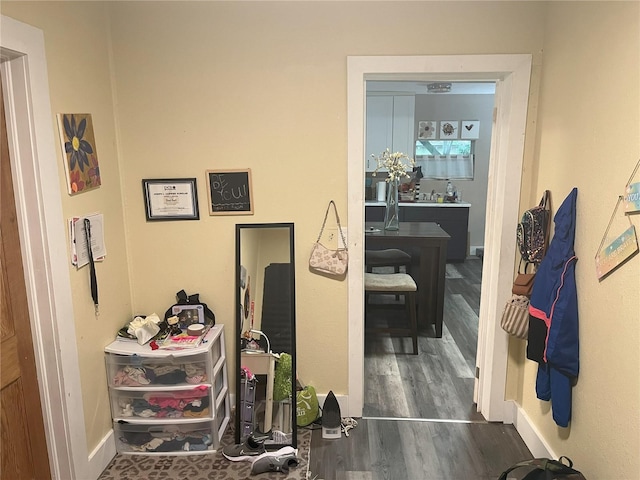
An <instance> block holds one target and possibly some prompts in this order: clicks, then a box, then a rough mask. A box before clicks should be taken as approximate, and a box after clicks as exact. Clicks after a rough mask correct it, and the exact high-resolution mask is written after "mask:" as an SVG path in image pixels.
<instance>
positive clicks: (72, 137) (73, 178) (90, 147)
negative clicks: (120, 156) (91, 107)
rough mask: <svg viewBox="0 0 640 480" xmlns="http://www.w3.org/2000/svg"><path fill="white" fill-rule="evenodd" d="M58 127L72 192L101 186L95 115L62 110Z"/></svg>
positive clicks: (75, 192)
mask: <svg viewBox="0 0 640 480" xmlns="http://www.w3.org/2000/svg"><path fill="white" fill-rule="evenodd" d="M58 129H59V131H60V143H61V144H62V156H63V157H64V166H65V170H66V172H67V182H68V188H69V195H75V194H77V193H81V192H86V191H87V190H92V189H94V188H97V187H99V186H100V184H101V183H102V180H101V179H100V167H99V166H98V152H97V150H96V140H95V136H94V134H93V122H92V121H91V114H90V113H60V114H58Z"/></svg>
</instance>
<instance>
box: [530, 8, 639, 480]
mask: <svg viewBox="0 0 640 480" xmlns="http://www.w3.org/2000/svg"><path fill="white" fill-rule="evenodd" d="M578 11H579V14H578ZM639 15H640V4H638V3H637V2H633V3H629V2H627V3H621V2H611V3H610V2H605V3H599V2H594V3H590V2H588V3H585V4H580V5H575V4H573V3H566V4H563V3H559V4H556V3H552V4H551V5H549V10H548V14H547V21H546V28H545V45H544V52H545V53H544V61H543V68H542V81H541V91H540V104H539V115H538V133H537V138H536V155H535V156H536V163H537V165H535V166H534V169H535V170H537V177H538V180H537V183H536V185H537V186H536V188H535V190H534V191H535V195H536V198H533V197H532V198H531V199H530V201H536V202H537V196H539V195H540V193H541V192H542V191H543V190H544V189H549V190H551V192H552V203H553V206H554V208H557V207H558V206H559V205H560V204H561V203H562V201H563V200H564V198H565V197H566V196H567V195H568V193H569V192H570V190H571V189H572V188H573V187H577V188H578V200H577V227H576V228H577V230H576V242H575V250H576V255H577V256H578V259H579V261H578V263H577V266H576V282H577V285H578V306H579V314H580V354H581V355H580V360H581V365H580V377H579V380H578V383H577V385H576V387H575V388H574V390H573V395H574V399H573V421H572V422H571V425H570V428H568V429H561V428H558V427H556V426H555V424H554V423H553V420H552V419H551V415H550V412H549V404H548V403H547V402H540V401H538V400H536V399H535V397H534V395H533V389H534V387H533V386H534V384H535V373H536V368H535V364H534V363H533V362H528V361H525V362H523V363H524V372H523V373H524V381H523V384H522V385H523V387H522V388H523V391H522V395H521V398H520V402H521V403H522V405H523V406H524V408H525V410H526V412H527V414H528V415H529V416H530V417H531V418H532V420H533V421H534V422H535V424H536V426H537V427H538V428H539V429H540V431H541V433H542V434H543V436H544V437H545V439H546V440H547V441H548V442H549V444H550V445H551V447H552V448H553V449H554V451H555V452H556V453H557V454H558V455H568V456H569V457H571V458H572V459H573V460H574V461H575V462H576V463H577V465H580V466H581V468H582V469H584V471H585V472H586V474H587V478H602V479H610V478H611V479H613V478H620V479H637V478H640V463H639V462H640V461H639V460H638V452H639V451H640V442H639V438H640V435H639V433H638V426H639V425H640V416H639V415H640V413H639V412H640V409H639V407H640V375H639V373H640V372H639V366H640V354H639V351H640V350H639V348H638V345H640V336H639V334H638V332H639V330H640V276H639V272H640V256H636V257H635V258H634V259H632V260H631V261H630V262H629V263H628V264H626V265H624V266H623V267H621V268H620V269H619V270H618V271H616V272H615V273H613V274H612V275H611V276H609V277H608V278H606V279H605V280H603V281H602V282H598V280H597V278H596V273H595V264H594V256H595V254H596V252H597V251H598V247H599V245H600V242H601V240H602V237H603V236H604V234H605V231H606V228H607V224H608V223H609V219H610V217H611V215H612V213H613V209H614V207H615V205H616V200H617V197H618V195H621V194H622V193H623V192H624V187H625V185H626V182H627V180H628V179H629V176H630V175H631V173H632V171H633V169H634V167H635V165H636V162H637V161H638V157H639V154H638V152H640V135H639V133H640V110H639V108H638V107H639V105H640V88H639V87H640V62H639V47H640V28H639V26H640V22H639V20H640V16H639ZM618 127H621V128H618ZM635 181H636V182H638V181H640V175H636V178H635ZM632 222H633V224H634V225H635V227H636V229H637V230H640V216H638V215H636V216H635V217H634V218H633V219H632ZM628 227H629V220H628V219H627V218H625V217H624V215H623V213H622V209H618V212H617V215H616V217H615V219H614V221H613V223H612V225H611V230H610V231H609V236H608V242H607V243H606V244H608V243H609V242H611V241H612V240H613V238H615V237H616V236H618V235H619V234H621V233H622V232H623V231H624V230H625V229H626V228H628Z"/></svg>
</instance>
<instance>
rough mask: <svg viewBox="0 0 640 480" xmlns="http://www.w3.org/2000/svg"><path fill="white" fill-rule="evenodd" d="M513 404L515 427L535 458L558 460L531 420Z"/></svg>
mask: <svg viewBox="0 0 640 480" xmlns="http://www.w3.org/2000/svg"><path fill="white" fill-rule="evenodd" d="M511 403H512V404H513V411H514V414H513V417H514V422H513V424H514V426H515V427H516V430H517V431H518V433H519V434H520V436H521V437H522V440H524V443H525V445H527V448H528V449H529V451H530V452H531V454H532V455H533V456H534V457H535V458H558V456H557V455H556V453H555V452H554V451H553V450H552V448H551V447H550V446H549V444H548V443H547V442H546V440H545V439H544V437H543V436H542V434H541V433H540V431H539V430H538V429H537V428H536V426H535V425H534V424H533V422H531V419H530V418H529V417H528V416H527V414H526V413H525V412H524V410H523V409H522V407H520V405H518V404H517V403H516V402H511Z"/></svg>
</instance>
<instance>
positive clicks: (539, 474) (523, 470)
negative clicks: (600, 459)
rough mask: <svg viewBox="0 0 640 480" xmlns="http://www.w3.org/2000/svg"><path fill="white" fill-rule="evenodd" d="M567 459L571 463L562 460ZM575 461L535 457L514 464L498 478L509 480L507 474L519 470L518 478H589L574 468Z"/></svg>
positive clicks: (564, 479)
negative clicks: (566, 463)
mask: <svg viewBox="0 0 640 480" xmlns="http://www.w3.org/2000/svg"><path fill="white" fill-rule="evenodd" d="M563 459H564V460H566V461H567V462H568V463H569V465H565V464H564V463H563V462H562V460H563ZM572 467H573V462H572V461H571V459H570V458H567V457H560V458H559V459H558V460H551V459H549V458H534V459H532V460H524V461H522V462H518V463H516V464H515V465H512V466H511V467H509V468H508V469H506V470H505V471H504V472H502V475H500V478H499V479H498V480H507V478H508V477H507V474H509V473H510V472H512V471H514V470H518V471H519V472H518V475H523V474H524V476H517V477H510V478H517V479H518V480H587V479H586V478H585V477H584V475H582V473H580V472H579V471H578V470H575V469H573V468H572Z"/></svg>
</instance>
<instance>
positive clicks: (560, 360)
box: [527, 188, 580, 427]
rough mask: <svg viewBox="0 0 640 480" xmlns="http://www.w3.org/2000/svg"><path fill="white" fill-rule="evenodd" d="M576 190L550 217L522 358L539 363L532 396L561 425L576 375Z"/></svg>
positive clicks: (567, 418) (567, 413)
mask: <svg viewBox="0 0 640 480" xmlns="http://www.w3.org/2000/svg"><path fill="white" fill-rule="evenodd" d="M577 196H578V190H577V188H574V189H573V190H571V193H569V195H568V196H567V198H566V199H565V200H564V202H562V205H561V206H560V208H558V211H557V213H556V215H555V217H554V223H555V231H554V235H553V239H552V240H551V243H550V244H549V248H548V250H547V252H546V254H545V256H544V258H543V260H542V262H541V263H540V266H539V267H538V271H537V272H536V280H535V283H534V285H533V291H532V293H531V299H530V303H529V336H528V344H527V358H528V359H530V360H534V361H536V362H538V363H539V365H538V375H537V378H536V394H537V396H538V398H539V399H541V400H546V401H549V400H551V404H552V410H553V419H554V421H555V422H556V424H558V425H559V426H561V427H567V426H568V425H569V421H570V420H571V389H572V387H573V385H574V384H575V382H576V380H577V378H578V371H579V365H580V363H579V342H578V294H577V288H576V279H575V266H576V262H577V260H578V258H577V257H576V255H575V251H574V240H575V227H576V225H575V224H576V198H577Z"/></svg>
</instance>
